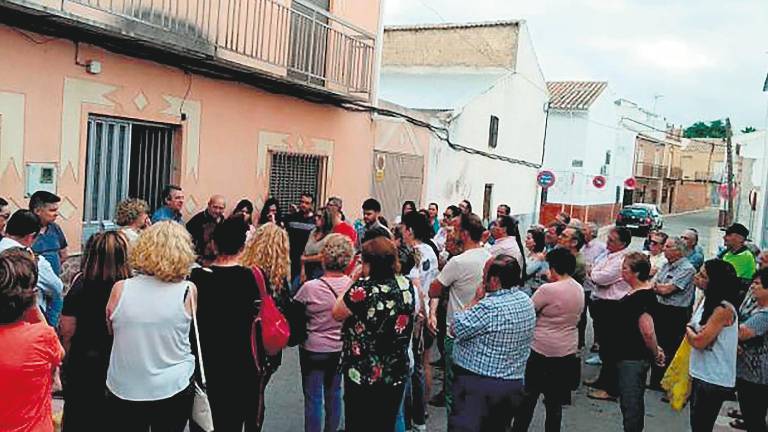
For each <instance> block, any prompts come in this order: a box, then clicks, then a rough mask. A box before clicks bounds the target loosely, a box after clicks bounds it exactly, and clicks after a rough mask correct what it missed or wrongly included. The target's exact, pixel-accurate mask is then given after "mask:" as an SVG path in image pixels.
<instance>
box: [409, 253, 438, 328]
mask: <svg viewBox="0 0 768 432" xmlns="http://www.w3.org/2000/svg"><path fill="white" fill-rule="evenodd" d="M415 249H416V250H418V251H419V255H421V261H419V263H418V264H416V265H415V266H414V267H413V269H411V273H410V274H408V277H409V278H410V279H411V280H416V279H418V280H419V283H420V284H421V287H420V289H421V292H422V295H423V296H424V299H425V302H424V314H425V315H426V316H429V301H428V300H429V286H430V285H431V284H432V281H433V280H435V277H437V273H438V271H439V270H438V269H437V255H435V251H434V250H433V249H432V248H431V247H430V246H429V245H427V244H424V243H419V244H417V245H416V246H415Z"/></svg>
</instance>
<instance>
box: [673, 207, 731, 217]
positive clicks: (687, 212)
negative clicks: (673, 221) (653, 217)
mask: <svg viewBox="0 0 768 432" xmlns="http://www.w3.org/2000/svg"><path fill="white" fill-rule="evenodd" d="M708 210H717V208H715V207H708V208H704V209H699V210H689V211H684V212H680V213H666V214H665V213H662V214H661V216H662V217H665V218H667V217H676V216H685V215H689V214H694V213H701V212H705V211H708Z"/></svg>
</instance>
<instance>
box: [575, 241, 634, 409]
mask: <svg viewBox="0 0 768 432" xmlns="http://www.w3.org/2000/svg"><path fill="white" fill-rule="evenodd" d="M631 242H632V234H631V233H630V232H629V230H627V229H626V228H614V229H613V230H611V233H610V234H608V243H607V244H606V247H607V249H608V255H606V256H605V257H604V258H602V259H601V260H598V261H597V262H596V263H595V265H594V266H593V267H592V270H591V271H590V272H589V274H588V275H587V277H588V278H589V279H590V280H591V281H592V283H593V284H594V285H595V289H594V291H592V309H591V312H592V319H593V320H594V321H595V333H596V334H597V335H598V338H600V339H602V340H606V336H607V335H608V332H609V331H611V325H612V323H613V321H614V318H613V314H614V313H615V310H616V307H617V303H618V302H619V300H621V299H622V298H624V296H625V295H627V293H628V292H629V290H630V287H629V285H628V284H627V283H626V282H625V281H624V279H623V278H622V277H621V270H622V264H623V263H624V256H625V255H626V254H627V253H628V252H629V250H628V249H627V247H628V246H629V244H630V243H631ZM600 359H601V360H602V362H603V366H602V368H600V376H599V377H598V378H597V380H595V381H591V382H587V383H586V384H587V385H591V386H593V387H595V388H596V390H594V391H592V392H590V393H589V394H588V395H587V396H588V397H589V398H591V399H597V400H616V396H617V395H618V381H617V380H618V377H617V376H616V365H615V359H613V356H612V355H611V352H610V349H609V347H608V348H607V347H605V346H602V345H601V346H600Z"/></svg>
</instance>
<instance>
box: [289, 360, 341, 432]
mask: <svg viewBox="0 0 768 432" xmlns="http://www.w3.org/2000/svg"><path fill="white" fill-rule="evenodd" d="M340 357H341V353H340V352H329V353H317V352H311V351H307V350H305V349H303V348H302V349H300V350H299V363H300V365H301V385H302V387H303V388H304V430H305V432H322V431H323V430H325V432H336V430H337V429H338V428H339V422H340V418H341V373H340V372H339V359H340ZM323 414H325V421H323ZM323 426H325V427H323Z"/></svg>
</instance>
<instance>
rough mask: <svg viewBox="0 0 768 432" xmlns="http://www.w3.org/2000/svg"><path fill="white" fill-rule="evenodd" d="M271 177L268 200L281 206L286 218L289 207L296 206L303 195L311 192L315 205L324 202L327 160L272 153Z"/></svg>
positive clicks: (319, 157) (321, 157)
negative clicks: (274, 199)
mask: <svg viewBox="0 0 768 432" xmlns="http://www.w3.org/2000/svg"><path fill="white" fill-rule="evenodd" d="M271 155H272V156H271V168H270V173H269V196H270V197H272V198H276V199H277V201H278V202H279V203H280V212H281V213H283V214H285V213H286V212H287V211H288V206H289V205H290V204H297V203H298V202H299V199H300V197H301V194H302V193H305V192H309V193H311V194H312V195H313V196H314V197H315V202H316V203H321V202H323V193H324V190H323V184H324V180H325V160H326V158H325V157H324V156H317V155H306V154H295V153H284V152H273V153H271Z"/></svg>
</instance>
